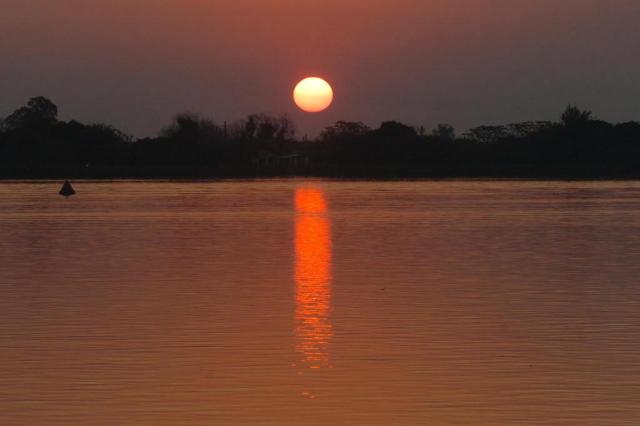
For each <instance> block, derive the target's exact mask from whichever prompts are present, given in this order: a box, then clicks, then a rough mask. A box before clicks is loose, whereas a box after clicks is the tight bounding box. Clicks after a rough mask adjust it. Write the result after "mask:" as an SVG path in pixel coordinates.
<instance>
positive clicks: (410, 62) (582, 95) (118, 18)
mask: <svg viewBox="0 0 640 426" xmlns="http://www.w3.org/2000/svg"><path fill="white" fill-rule="evenodd" d="M0 9H1V13H0V117H1V116H6V115H8V114H10V113H11V112H12V111H13V110H14V109H16V108H17V107H19V106H21V105H23V104H25V103H26V101H27V100H28V99H29V98H30V97H33V96H41V95H42V96H46V97H49V98H50V99H52V100H53V101H54V102H55V103H56V104H57V105H58V107H59V109H60V116H61V118H62V119H71V118H75V119H78V120H80V121H83V122H87V123H90V122H107V123H110V124H113V125H115V126H116V127H118V128H120V129H121V130H123V131H125V132H127V133H130V134H133V135H135V136H138V137H143V136H153V135H155V134H157V133H158V131H159V130H160V129H161V128H162V127H163V126H165V125H166V124H168V123H169V121H170V120H171V118H172V116H174V115H175V114H176V113H179V112H186V111H189V112H196V113H200V114H202V115H203V116H205V117H208V118H211V119H213V120H214V121H216V122H218V123H222V122H224V121H229V122H231V121H233V120H235V119H238V118H242V117H243V116H245V115H247V114H250V113H269V114H281V113H287V114H289V115H290V116H291V117H292V118H293V119H294V121H295V122H296V123H297V127H298V133H299V134H300V135H304V134H309V135H310V136H313V135H316V134H317V133H318V132H319V131H320V129H322V128H323V127H324V126H328V125H330V124H332V123H334V122H335V121H337V120H350V121H363V122H365V123H366V124H368V125H370V126H377V125H379V124H380V122H381V121H384V120H392V119H393V120H399V121H402V122H405V123H408V124H411V125H416V126H419V125H424V126H425V127H427V128H428V129H430V128H432V127H434V126H435V125H436V124H438V123H451V124H453V125H454V126H455V127H456V128H457V129H458V130H459V131H464V130H465V129H467V128H469V127H473V126H477V125H481V124H504V123H510V122H516V121H524V120H553V119H557V118H558V117H559V115H560V114H561V112H562V110H563V109H564V107H565V106H566V105H567V104H568V103H576V104H578V105H579V106H582V107H584V108H588V109H591V110H593V111H594V113H595V115H596V116H597V117H598V118H601V119H605V120H609V121H613V122H620V121H628V120H640V43H638V41H639V40H640V25H638V22H640V1H638V0H606V1H605V0H323V1H320V0H90V1H87V0H0ZM309 75H316V76H321V77H323V78H325V79H327V80H328V81H329V82H330V83H331V84H332V86H333V87H334V91H335V95H336V98H335V102H334V104H333V106H332V107H331V108H330V109H329V110H327V111H325V112H323V113H319V114H308V113H303V112H301V111H299V110H298V109H297V108H296V106H295V105H294V103H293V101H292V91H293V88H294V86H295V84H296V83H297V81H298V80H300V79H302V78H303V77H306V76H309Z"/></svg>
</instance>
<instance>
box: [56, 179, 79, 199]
mask: <svg viewBox="0 0 640 426" xmlns="http://www.w3.org/2000/svg"><path fill="white" fill-rule="evenodd" d="M75 193H76V191H75V190H74V189H73V186H71V182H69V181H68V180H65V181H64V185H62V189H61V190H60V195H63V196H65V197H71V196H72V195H75Z"/></svg>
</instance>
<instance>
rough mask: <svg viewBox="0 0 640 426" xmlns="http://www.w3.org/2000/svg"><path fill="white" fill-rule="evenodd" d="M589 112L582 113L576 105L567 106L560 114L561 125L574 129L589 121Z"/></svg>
mask: <svg viewBox="0 0 640 426" xmlns="http://www.w3.org/2000/svg"><path fill="white" fill-rule="evenodd" d="M591 115H592V112H591V111H583V110H581V109H580V108H578V107H577V106H576V105H569V106H567V108H566V109H565V110H564V113H563V114H562V123H563V124H564V125H565V127H575V126H579V125H581V124H584V123H586V122H588V121H589V120H591Z"/></svg>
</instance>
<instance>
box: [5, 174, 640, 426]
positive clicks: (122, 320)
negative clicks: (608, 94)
mask: <svg viewBox="0 0 640 426" xmlns="http://www.w3.org/2000/svg"><path fill="white" fill-rule="evenodd" d="M59 185H60V184H59V182H37V183H21V182H14V183H1V184H0V290H1V291H2V294H1V297H0V424H2V425H70V424H80V425H285V426H286V425H424V424H434V425H551V424H553V425H635V424H640V183H629V182H598V183H591V182H589V183H580V182H578V183H576V182H570V183H566V182H462V181H459V182H458V181H454V182H388V183H384V182H383V183H381V182H329V181H304V180H278V181H255V182H222V183H220V182H218V183H167V182H156V183H143V182H115V183H97V182H78V183H77V184H76V189H77V190H78V192H79V194H78V195H77V196H76V197H73V198H71V199H68V200H67V199H64V198H62V197H59V196H58V195H56V193H57V190H58V189H59Z"/></svg>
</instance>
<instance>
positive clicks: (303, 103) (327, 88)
mask: <svg viewBox="0 0 640 426" xmlns="http://www.w3.org/2000/svg"><path fill="white" fill-rule="evenodd" d="M293 99H294V101H295V103H296V105H298V107H299V108H300V109H301V110H303V111H305V112H320V111H324V110H325V109H327V108H329V106H330V105H331V103H332V102H333V89H332V88H331V85H329V83H327V82H326V81H325V80H323V79H321V78H318V77H309V78H305V79H304V80H302V81H301V82H300V83H298V85H297V86H296V88H295V90H294V91H293Z"/></svg>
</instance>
